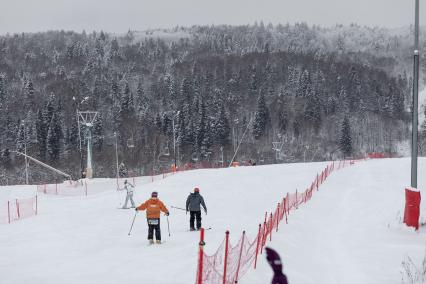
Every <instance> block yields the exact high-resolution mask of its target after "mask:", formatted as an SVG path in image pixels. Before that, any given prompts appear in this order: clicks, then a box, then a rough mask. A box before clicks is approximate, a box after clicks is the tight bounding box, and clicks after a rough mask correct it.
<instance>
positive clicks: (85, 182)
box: [84, 181, 87, 196]
mask: <svg viewBox="0 0 426 284" xmlns="http://www.w3.org/2000/svg"><path fill="white" fill-rule="evenodd" d="M84 187H85V189H86V196H87V181H84Z"/></svg>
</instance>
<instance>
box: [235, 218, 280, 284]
mask: <svg viewBox="0 0 426 284" xmlns="http://www.w3.org/2000/svg"><path fill="white" fill-rule="evenodd" d="M271 214H272V213H271ZM245 236H246V231H243V236H242V237H241V248H240V256H239V257H238V266H237V273H236V274H235V281H234V283H238V273H239V272H240V264H241V256H242V255H243V246H244V239H245Z"/></svg>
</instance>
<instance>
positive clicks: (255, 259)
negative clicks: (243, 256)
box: [254, 224, 262, 269]
mask: <svg viewBox="0 0 426 284" xmlns="http://www.w3.org/2000/svg"><path fill="white" fill-rule="evenodd" d="M261 230H262V225H261V224H259V232H258V233H257V245H256V255H255V257H254V269H256V264H257V255H258V254H259V244H260V232H261Z"/></svg>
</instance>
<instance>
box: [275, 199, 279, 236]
mask: <svg viewBox="0 0 426 284" xmlns="http://www.w3.org/2000/svg"><path fill="white" fill-rule="evenodd" d="M276 216H277V217H276V218H277V232H278V224H279V223H280V203H279V202H278V206H277V215H276Z"/></svg>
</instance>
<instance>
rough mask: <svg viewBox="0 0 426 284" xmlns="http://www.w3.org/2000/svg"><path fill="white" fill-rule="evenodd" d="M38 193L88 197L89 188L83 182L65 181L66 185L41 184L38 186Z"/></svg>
mask: <svg viewBox="0 0 426 284" xmlns="http://www.w3.org/2000/svg"><path fill="white" fill-rule="evenodd" d="M37 192H40V193H44V194H54V195H68V196H77V195H87V192H88V186H87V182H86V181H83V180H78V181H72V180H70V181H65V182H64V183H60V184H58V183H55V184H39V185H37Z"/></svg>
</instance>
